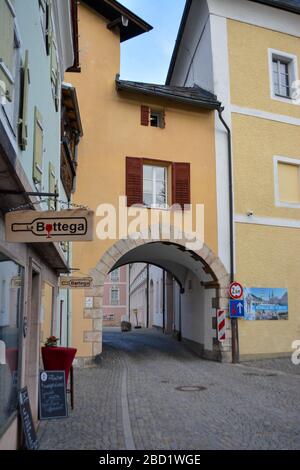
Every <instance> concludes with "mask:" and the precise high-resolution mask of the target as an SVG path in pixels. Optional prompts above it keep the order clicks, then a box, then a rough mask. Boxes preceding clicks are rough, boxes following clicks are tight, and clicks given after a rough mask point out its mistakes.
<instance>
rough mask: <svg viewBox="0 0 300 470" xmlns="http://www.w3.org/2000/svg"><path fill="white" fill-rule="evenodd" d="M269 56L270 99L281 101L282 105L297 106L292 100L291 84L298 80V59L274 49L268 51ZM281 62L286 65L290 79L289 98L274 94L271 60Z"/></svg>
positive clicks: (295, 101) (293, 55)
mask: <svg viewBox="0 0 300 470" xmlns="http://www.w3.org/2000/svg"><path fill="white" fill-rule="evenodd" d="M268 55H269V76H270V91H271V99H272V100H276V101H281V102H282V103H288V104H294V105H297V104H298V106H299V103H297V100H295V99H293V86H292V85H293V82H295V81H297V80H298V59H297V56H296V55H295V54H289V53H288V52H283V51H278V50H276V49H268ZM274 58H275V59H278V60H281V61H282V62H287V63H288V68H289V78H290V92H291V97H290V98H285V97H284V96H278V95H276V93H275V85H274V74H273V59H274Z"/></svg>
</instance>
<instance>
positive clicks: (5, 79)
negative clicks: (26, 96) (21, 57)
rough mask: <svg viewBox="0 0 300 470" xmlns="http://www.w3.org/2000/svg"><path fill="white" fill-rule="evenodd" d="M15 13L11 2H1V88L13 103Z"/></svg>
mask: <svg viewBox="0 0 300 470" xmlns="http://www.w3.org/2000/svg"><path fill="white" fill-rule="evenodd" d="M14 19H15V11H14V7H13V3H12V1H11V0H1V2H0V88H1V94H2V104H3V101H4V98H5V99H6V100H7V101H12V97H13V86H14V46H15V26H14Z"/></svg>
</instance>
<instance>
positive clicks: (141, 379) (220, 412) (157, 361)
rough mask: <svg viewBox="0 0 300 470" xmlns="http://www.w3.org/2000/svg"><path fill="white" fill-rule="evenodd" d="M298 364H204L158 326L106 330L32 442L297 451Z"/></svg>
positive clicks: (70, 446)
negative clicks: (92, 358) (64, 406)
mask: <svg viewBox="0 0 300 470" xmlns="http://www.w3.org/2000/svg"><path fill="white" fill-rule="evenodd" d="M299 370H300V366H294V365H292V364H291V363H290V360H289V359H283V360H281V359H280V360H271V362H268V361H267V362H264V361H254V362H253V363H251V362H248V363H247V364H246V365H238V366H235V365H232V364H219V363H214V362H210V361H204V360H201V359H199V358H198V357H197V356H195V355H194V354H193V353H191V352H189V351H187V350H186V349H185V348H184V347H183V346H182V344H180V343H178V342H176V341H175V340H173V339H172V338H169V337H166V336H163V335H162V334H161V333H158V332H154V331H146V330H141V331H132V332H130V333H121V332H119V330H112V329H110V330H107V331H106V332H105V333H104V353H103V359H102V364H101V365H100V366H99V367H97V368H90V369H80V370H79V369H75V371H74V374H75V410H74V411H72V410H70V413H69V414H70V416H69V418H67V419H62V420H59V421H58V420H54V421H44V422H42V423H41V426H40V430H39V439H40V443H41V449H98V450H111V449H134V448H135V449H148V450H156V449H157V450H159V449H168V450H169V449H170V450H171V449H196V450H197V449H300V426H299V416H300V400H299V398H300V377H299V375H298V374H299ZM191 386H196V389H195V390H193V389H190V387H191ZM180 387H187V389H186V388H183V389H180Z"/></svg>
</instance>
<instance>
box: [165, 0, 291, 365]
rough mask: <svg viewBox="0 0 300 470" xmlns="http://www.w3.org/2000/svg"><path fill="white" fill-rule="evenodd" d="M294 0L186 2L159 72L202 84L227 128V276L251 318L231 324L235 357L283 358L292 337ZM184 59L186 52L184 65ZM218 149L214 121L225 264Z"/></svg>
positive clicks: (174, 80) (221, 153)
mask: <svg viewBox="0 0 300 470" xmlns="http://www.w3.org/2000/svg"><path fill="white" fill-rule="evenodd" d="M279 3H280V5H279ZM296 3H297V2H292V1H291V2H289V1H286V2H276V1H274V2H272V1H269V2H263V1H248V0H241V1H239V2H237V1H235V0H229V1H227V2H223V1H222V0H217V1H212V0H207V1H205V0H203V1H200V2H197V1H195V0H192V1H187V2H186V7H185V11H184V15H183V20H182V24H181V27H180V31H179V36H178V41H177V45H176V47H175V50H174V53H173V57H172V61H171V65H170V70H169V74H168V78H167V84H171V85H189V84H190V83H191V81H192V80H193V82H196V83H197V84H198V85H200V86H201V85H202V86H203V85H204V84H210V86H207V88H208V89H209V90H210V91H212V92H214V93H216V94H217V95H218V99H219V100H220V101H221V102H222V105H223V106H224V107H225V111H224V117H225V120H226V122H227V124H228V126H229V127H230V129H231V134H232V155H231V161H232V167H233V176H232V178H233V199H234V215H233V223H234V239H233V245H234V258H235V267H234V275H235V279H236V280H237V281H239V282H240V283H241V284H242V285H243V286H244V287H246V288H247V290H246V294H245V305H246V302H247V301H249V311H251V314H252V316H251V315H250V316H248V317H247V318H252V321H251V320H246V319H239V320H238V323H239V346H240V356H241V359H247V358H253V357H272V356H284V355H290V354H291V352H292V350H293V341H295V340H297V339H299V335H300V314H299V301H300V290H299V285H298V279H299V275H300V268H299V264H298V262H297V260H298V258H299V254H300V244H299V228H300V223H299V209H300V178H299V177H300V173H299V171H300V167H299V164H300V151H299V149H300V134H299V125H300V102H299V86H298V85H299V82H297V81H298V80H299V72H300V69H299V66H300V65H299V64H300V33H299V18H300V17H299V14H300V5H297V4H296ZM225 4H226V5H225ZM194 18H198V20H197V21H194ZM200 36H201V40H200V43H197V38H199V37H200ZM187 47H188V48H189V50H190V52H189V55H188V54H187V53H186V52H185V49H186V48H187ZM193 54H194V55H193ZM189 56H193V57H194V59H193V63H192V64H191V59H190V58H189ZM204 64H205V67H204ZM189 70H193V74H194V76H192V72H189ZM195 70H197V72H195ZM200 70H201V72H200ZM226 155H227V149H226V147H225V143H224V140H222V135H221V134H220V128H219V127H218V126H216V175H217V213H218V241H219V256H220V258H221V260H222V261H223V263H224V265H225V266H226V267H228V265H229V260H228V249H227V247H228V243H229V239H228V236H227V235H226V234H227V233H228V225H229V224H230V221H229V220H228V219H227V221H226V211H224V207H225V209H226V207H227V203H228V197H229V190H228V187H229V186H228V184H229V182H228V178H226V176H225V179H224V175H226V174H227V172H228V166H226V165H225V166H224V164H223V162H224V161H225V156H226ZM222 175H223V180H222ZM223 201H225V206H224V204H223ZM222 240H223V241H222ZM276 293H279V296H281V298H278V297H276V295H277V294H276ZM264 296H267V297H264ZM260 302H261V306H260V307H258V303H260ZM268 303H269V306H268V305H266V304H268ZM283 304H285V307H282V305H283ZM252 305H253V307H252ZM274 305H277V307H276V308H277V311H280V309H281V310H282V315H279V314H277V313H276V308H275V307H274ZM280 305H281V306H280ZM247 308H248V306H247ZM268 309H269V310H268ZM284 309H285V312H283V310H284ZM271 310H272V311H273V314H271V313H270V312H271ZM248 313H249V312H248ZM271 318H272V319H271ZM274 320H279V321H274Z"/></svg>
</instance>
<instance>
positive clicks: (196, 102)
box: [116, 77, 221, 109]
mask: <svg viewBox="0 0 300 470" xmlns="http://www.w3.org/2000/svg"><path fill="white" fill-rule="evenodd" d="M116 88H117V90H118V91H122V90H123V91H130V92H133V93H140V94H143V95H145V96H157V97H161V98H165V99H167V100H171V101H175V102H177V103H184V104H188V105H192V106H198V107H201V108H206V109H217V108H219V107H220V106H221V103H220V102H219V101H218V100H217V97H216V96H215V95H214V94H212V93H210V92H209V91H206V90H204V89H203V88H200V87H198V86H194V87H179V86H167V85H156V84H154V83H142V82H131V81H127V80H120V79H119V78H118V77H117V78H116Z"/></svg>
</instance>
